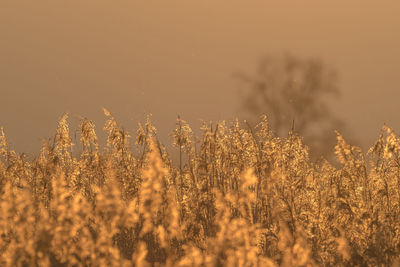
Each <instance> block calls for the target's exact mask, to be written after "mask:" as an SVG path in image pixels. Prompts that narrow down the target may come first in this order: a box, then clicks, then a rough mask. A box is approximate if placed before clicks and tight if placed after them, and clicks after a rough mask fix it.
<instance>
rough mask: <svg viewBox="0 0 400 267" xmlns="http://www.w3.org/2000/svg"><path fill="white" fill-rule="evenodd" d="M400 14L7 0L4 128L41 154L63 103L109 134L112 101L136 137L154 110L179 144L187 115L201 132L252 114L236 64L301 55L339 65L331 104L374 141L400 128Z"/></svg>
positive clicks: (327, 5) (163, 130) (356, 5)
mask: <svg viewBox="0 0 400 267" xmlns="http://www.w3.org/2000/svg"><path fill="white" fill-rule="evenodd" d="M399 11H400V2H399V1H380V2H379V3H378V2H376V1H344V0H338V1H318V0H310V1H285V2H284V1H267V0H266V1H255V0H254V1H253V0H249V1H235V0H219V1H212V2H211V1H184V0H168V1H152V0H146V1H125V0H118V1H105V0H96V1H94V0H81V1H65V0H63V1H50V0H37V1H28V0H20V1H15V0H2V1H1V2H0V125H1V126H4V128H5V132H6V136H7V138H8V140H9V142H10V143H11V148H12V149H15V150H16V151H18V152H28V153H34V152H38V151H39V148H40V146H41V139H43V138H44V139H47V138H51V137H52V136H53V134H54V133H55V129H56V126H57V121H58V119H59V118H60V117H61V116H62V114H63V113H64V112H68V113H69V114H70V116H69V117H70V122H71V124H72V125H71V135H73V134H74V132H73V131H74V130H76V128H75V127H76V125H77V122H78V121H79V118H78V115H79V116H83V117H88V118H90V119H93V120H94V122H95V123H96V130H97V133H98V134H99V135H100V133H101V132H102V128H103V125H104V121H105V116H104V115H103V113H102V109H101V107H105V108H107V109H108V110H110V111H111V112H112V114H113V115H114V116H115V118H116V119H117V121H118V122H119V123H120V124H121V125H123V126H124V128H125V129H126V130H127V131H129V132H130V133H131V135H134V133H135V131H136V129H137V121H144V120H145V117H146V115H147V114H149V113H152V114H153V116H152V119H153V122H154V124H155V126H156V127H157V129H158V135H159V137H160V139H161V141H162V142H163V143H171V142H172V141H171V139H170V138H169V134H170V133H171V132H172V130H173V129H174V127H175V120H176V118H177V116H178V115H180V116H181V118H182V119H184V120H186V121H188V122H189V123H190V125H191V126H192V128H193V129H198V128H199V126H200V119H204V120H206V121H210V120H212V121H218V120H222V119H224V120H231V119H234V118H235V117H239V118H242V116H243V113H242V110H241V109H240V108H241V101H242V99H241V98H240V94H239V90H240V82H239V81H238V80H237V79H236V78H235V73H245V74H248V75H253V74H255V73H256V71H257V68H258V66H259V64H260V62H261V61H262V59H263V58H264V57H265V56H267V55H279V54H282V53H286V52H290V53H291V54H293V55H296V56H298V57H300V58H316V59H319V60H321V61H323V62H324V64H325V65H326V66H328V67H329V68H332V69H334V70H336V72H337V74H338V88H339V90H340V92H341V96H340V98H337V99H335V98H332V99H331V100H329V101H330V102H329V103H328V104H329V107H330V109H331V110H332V112H333V113H334V114H335V115H336V116H337V117H339V118H341V119H342V120H343V121H344V122H345V123H346V125H347V128H348V131H349V133H351V135H352V138H353V139H354V142H353V143H355V144H357V145H360V146H361V147H362V148H363V149H364V150H365V149H367V148H368V147H370V146H372V145H373V142H374V141H375V140H376V139H377V137H378V135H379V131H380V128H381V126H382V125H383V123H384V122H386V124H387V125H388V126H390V127H392V128H393V129H394V130H395V131H398V130H399V128H400V121H399V119H398V116H399V115H398V114H399V111H400V105H399V97H400V74H399V70H400V16H399V15H398V14H399ZM267 115H268V114H267ZM344 137H345V138H346V134H345V136H344ZM332 149H333V148H332Z"/></svg>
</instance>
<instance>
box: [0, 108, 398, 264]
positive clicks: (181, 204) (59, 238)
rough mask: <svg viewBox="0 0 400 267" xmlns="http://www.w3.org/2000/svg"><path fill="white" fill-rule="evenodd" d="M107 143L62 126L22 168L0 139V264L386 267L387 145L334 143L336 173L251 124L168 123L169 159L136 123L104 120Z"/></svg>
mask: <svg viewBox="0 0 400 267" xmlns="http://www.w3.org/2000/svg"><path fill="white" fill-rule="evenodd" d="M104 113H105V115H106V117H107V122H106V124H105V126H104V130H105V131H106V133H107V135H108V138H107V145H106V146H105V147H99V144H98V140H97V137H96V132H95V125H94V124H93V122H92V121H91V120H89V119H82V121H81V124H80V128H79V132H80V139H79V140H78V141H77V142H75V143H73V142H72V138H71V136H70V129H69V125H68V120H67V119H68V116H67V115H64V116H63V117H62V118H61V119H60V120H59V123H58V127H57V129H56V134H55V136H54V139H53V140H52V141H48V142H47V141H46V142H43V146H42V148H41V151H40V153H38V156H37V157H36V158H34V159H28V158H27V157H25V156H24V154H19V153H16V152H15V151H13V150H12V149H11V148H10V147H9V146H8V143H7V139H6V135H5V133H4V130H3V129H1V130H0V266H10V267H13V266H171V267H172V266H182V267H183V266H187V267H189V266H216V267H217V266H238V267H241V266H243V267H244V266H266V267H268V266H400V261H399V260H400V258H399V256H400V137H399V136H397V135H396V134H395V133H394V132H393V131H392V130H391V129H390V128H388V127H384V128H382V130H381V135H380V137H379V139H378V140H377V142H376V143H375V144H374V145H373V146H372V147H371V149H369V151H367V152H362V151H361V149H359V148H357V147H354V146H352V145H350V144H348V143H347V142H346V141H345V139H344V137H343V136H342V135H341V134H340V133H337V144H336V146H335V147H334V148H333V147H332V153H335V157H336V159H337V161H336V163H330V162H328V161H326V160H323V159H321V160H318V161H312V160H310V159H309V150H308V148H307V147H306V146H305V145H304V144H303V141H302V137H301V136H299V135H298V134H297V133H296V132H293V131H292V132H289V133H288V135H287V137H286V138H279V137H277V136H275V135H274V134H273V129H270V127H269V125H268V120H267V118H266V117H265V116H263V117H261V118H260V121H259V124H258V125H257V126H256V127H250V126H249V125H247V124H246V123H241V122H239V121H232V122H224V121H222V122H219V123H214V124H206V123H205V124H204V125H203V127H202V128H201V130H202V134H201V135H199V136H195V135H194V134H193V132H192V129H191V128H190V126H189V125H188V124H187V123H186V122H185V121H184V120H182V119H180V118H178V119H177V122H176V129H175V130H174V131H173V132H172V133H171V142H173V145H174V146H175V147H176V151H177V153H179V160H178V161H177V162H176V161H174V162H172V160H171V157H170V156H169V155H168V153H167V150H166V149H165V147H164V146H163V145H162V144H160V142H159V141H158V136H157V133H156V128H155V127H154V126H153V124H152V122H151V120H150V117H149V118H148V119H147V121H146V122H145V123H143V124H139V126H138V130H137V132H136V133H134V134H132V133H131V134H130V133H128V132H126V131H125V130H124V129H123V128H122V127H121V126H120V125H119V124H118V123H117V122H116V120H115V119H114V117H113V116H112V114H111V113H110V112H108V111H107V110H104Z"/></svg>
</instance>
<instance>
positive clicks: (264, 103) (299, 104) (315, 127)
mask: <svg viewBox="0 0 400 267" xmlns="http://www.w3.org/2000/svg"><path fill="white" fill-rule="evenodd" d="M238 76H239V78H240V81H241V83H242V85H243V87H244V88H243V90H242V91H241V94H242V95H241V99H242V108H243V109H244V111H245V113H246V115H245V116H246V117H247V118H248V120H249V121H255V120H256V119H257V118H259V116H260V115H262V114H266V115H267V116H268V119H269V122H270V125H271V127H272V130H273V131H274V132H275V133H276V134H278V135H279V136H283V135H285V134H287V133H288V131H290V130H291V128H292V127H294V130H295V131H296V132H298V133H299V134H300V135H302V136H304V141H305V143H306V144H307V145H309V146H310V148H311V151H312V152H313V154H314V156H320V155H326V154H327V152H328V151H330V150H332V149H333V146H334V144H335V141H336V140H335V134H334V129H341V128H343V123H342V122H341V121H340V120H339V119H337V118H336V117H335V116H334V115H333V114H332V112H331V110H330V108H329V106H328V105H327V103H326V101H327V99H328V98H329V97H332V96H335V97H337V96H339V94H340V91H339V89H338V86H337V76H336V72H335V71H334V70H332V69H330V68H328V67H327V66H326V65H325V64H324V63H323V62H322V61H321V60H318V59H301V58H298V57H295V56H293V55H290V54H286V55H284V56H280V57H278V56H268V57H265V58H263V59H262V60H261V62H260V64H259V66H258V69H257V72H256V74H255V75H253V76H251V75H247V74H243V73H241V74H239V75H238Z"/></svg>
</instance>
